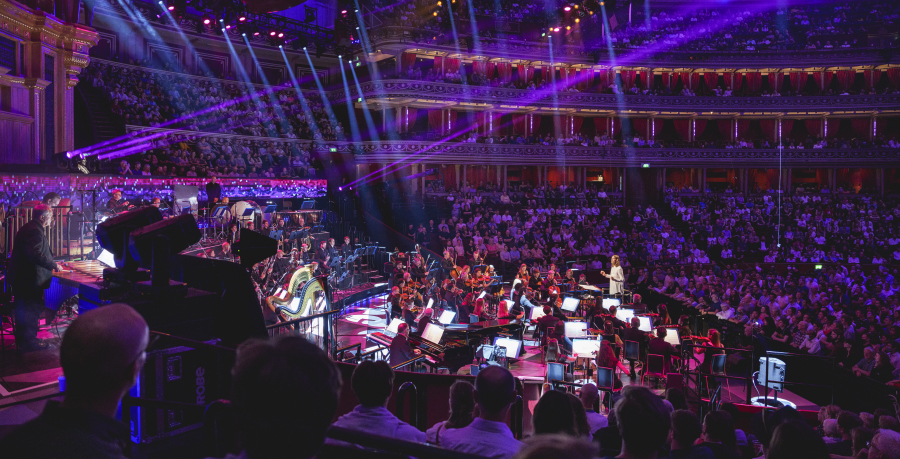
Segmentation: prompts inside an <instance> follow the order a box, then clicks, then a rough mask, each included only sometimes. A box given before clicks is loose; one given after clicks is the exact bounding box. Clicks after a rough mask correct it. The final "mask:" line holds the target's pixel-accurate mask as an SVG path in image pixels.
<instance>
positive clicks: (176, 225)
mask: <svg viewBox="0 0 900 459" xmlns="http://www.w3.org/2000/svg"><path fill="white" fill-rule="evenodd" d="M156 236H165V237H166V238H167V239H169V255H170V256H171V255H175V254H176V253H179V252H181V251H182V250H184V249H186V248H188V247H190V246H191V245H193V244H196V243H197V241H199V240H200V238H201V237H202V234H200V228H198V227H197V220H195V219H194V216H193V215H190V214H183V215H179V216H177V217H175V218H169V219H166V220H161V221H158V222H156V223H153V224H150V225H147V226H145V227H143V228H138V229H136V230H134V231H132V232H131V235H130V237H129V239H128V250H129V251H131V256H132V257H134V259H135V260H137V262H138V263H139V264H140V265H141V266H144V267H147V266H149V265H150V261H151V258H152V254H153V239H154V238H155V237H156Z"/></svg>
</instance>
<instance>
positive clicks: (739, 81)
mask: <svg viewBox="0 0 900 459" xmlns="http://www.w3.org/2000/svg"><path fill="white" fill-rule="evenodd" d="M743 82H744V72H736V73H735V74H734V91H735V92H737V91H740V90H741V89H743Z"/></svg>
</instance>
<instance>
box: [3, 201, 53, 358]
mask: <svg viewBox="0 0 900 459" xmlns="http://www.w3.org/2000/svg"><path fill="white" fill-rule="evenodd" d="M52 220H53V212H52V211H51V209H50V207H49V206H47V205H46V204H38V205H37V206H35V207H34V211H33V213H32V218H31V221H30V222H28V223H26V224H25V225H23V226H22V228H20V229H19V231H18V232H17V233H16V237H15V240H14V242H13V252H12V257H11V264H10V271H9V275H10V277H11V278H12V287H13V294H14V295H15V314H16V328H15V335H16V346H17V348H18V349H19V351H20V352H30V351H36V350H41V349H46V348H47V347H49V345H48V344H47V343H45V342H41V341H40V340H38V339H37V332H38V323H39V322H40V319H41V311H43V310H44V290H46V289H47V288H49V287H50V280H51V273H52V272H53V271H54V270H57V271H59V270H61V269H62V267H61V266H60V265H58V264H57V263H56V262H55V261H53V254H52V253H51V252H50V241H49V239H48V238H47V227H49V226H50V222H51V221H52Z"/></svg>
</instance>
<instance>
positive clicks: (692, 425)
mask: <svg viewBox="0 0 900 459" xmlns="http://www.w3.org/2000/svg"><path fill="white" fill-rule="evenodd" d="M701 433H702V430H701V426H700V418H698V417H697V415H696V414H694V413H692V412H690V411H688V410H682V409H679V410H675V412H673V413H672V428H671V430H670V431H669V450H670V451H669V456H668V457H669V459H686V458H690V459H714V458H715V456H714V455H713V452H712V451H711V450H710V449H709V448H708V447H706V446H703V445H696V444H695V443H696V442H697V440H698V439H699V438H700V435H701Z"/></svg>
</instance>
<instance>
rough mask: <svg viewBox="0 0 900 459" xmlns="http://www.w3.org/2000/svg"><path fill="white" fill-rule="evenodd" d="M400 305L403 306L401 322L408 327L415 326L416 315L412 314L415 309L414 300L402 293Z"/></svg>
mask: <svg viewBox="0 0 900 459" xmlns="http://www.w3.org/2000/svg"><path fill="white" fill-rule="evenodd" d="M400 304H401V305H402V306H403V321H404V322H406V324H407V325H409V326H410V327H412V326H413V325H416V313H415V312H413V311H415V309H416V302H415V298H413V297H411V296H409V295H407V294H405V293H404V294H403V296H402V301H401V302H400Z"/></svg>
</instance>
